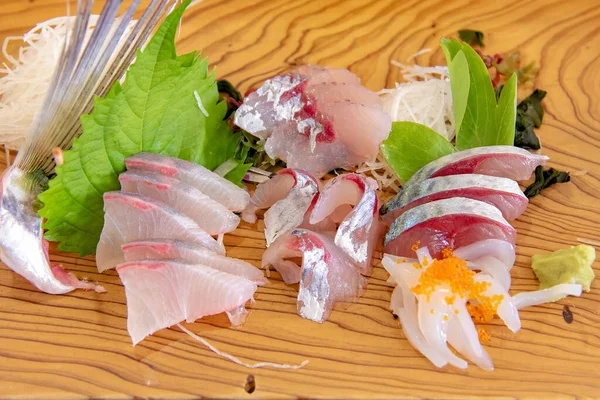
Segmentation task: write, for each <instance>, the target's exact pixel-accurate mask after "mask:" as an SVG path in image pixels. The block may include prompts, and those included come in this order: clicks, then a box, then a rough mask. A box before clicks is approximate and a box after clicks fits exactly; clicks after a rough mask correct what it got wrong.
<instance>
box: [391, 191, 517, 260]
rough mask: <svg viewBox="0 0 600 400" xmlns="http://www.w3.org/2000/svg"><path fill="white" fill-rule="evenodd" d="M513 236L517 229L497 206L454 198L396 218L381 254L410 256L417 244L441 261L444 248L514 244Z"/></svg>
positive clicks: (438, 201) (424, 205)
mask: <svg viewBox="0 0 600 400" xmlns="http://www.w3.org/2000/svg"><path fill="white" fill-rule="evenodd" d="M516 236H517V233H516V230H515V229H514V228H513V227H512V226H511V225H510V224H509V223H508V222H507V221H506V220H505V219H504V218H503V217H502V213H501V212H500V211H499V210H498V209H497V208H496V207H494V206H491V205H489V204H487V203H484V202H482V201H478V200H472V199H467V198H463V197H454V198H451V199H443V200H437V201H433V202H431V203H426V204H422V205H420V206H417V207H415V208H412V209H410V210H408V211H407V212H405V213H404V214H402V215H401V216H400V217H398V218H397V219H396V220H395V221H394V222H393V223H392V226H391V227H390V230H389V231H388V233H387V235H386V236H385V241H384V251H385V252H386V253H389V254H394V255H397V256H404V257H411V256H412V255H413V254H414V251H413V250H412V249H411V248H412V247H413V245H414V244H415V243H420V245H421V246H427V248H428V249H429V252H430V253H431V255H432V256H433V257H435V258H441V257H442V250H444V249H446V248H450V249H451V250H453V249H457V248H460V247H463V246H468V245H470V244H473V243H475V242H478V241H480V240H486V239H498V240H504V241H506V242H509V243H510V244H512V245H514V244H515V240H516Z"/></svg>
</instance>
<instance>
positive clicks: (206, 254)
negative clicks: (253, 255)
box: [121, 239, 267, 285]
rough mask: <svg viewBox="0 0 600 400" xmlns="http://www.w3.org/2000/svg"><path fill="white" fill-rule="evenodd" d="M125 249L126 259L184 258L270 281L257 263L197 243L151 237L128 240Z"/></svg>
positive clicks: (223, 270) (254, 278) (251, 278)
mask: <svg viewBox="0 0 600 400" xmlns="http://www.w3.org/2000/svg"><path fill="white" fill-rule="evenodd" d="M121 249H122V250H123V253H124V255H125V261H140V260H173V259H180V260H184V261H187V262H190V263H192V264H202V265H206V266H207V267H211V268H214V269H217V270H219V271H221V272H227V273H228V274H232V275H237V276H241V277H243V278H246V279H249V280H251V281H252V282H255V283H256V284H257V285H264V284H265V283H267V280H266V279H265V277H264V275H263V273H262V271H261V270H259V269H258V268H256V267H255V266H254V265H252V264H249V263H247V262H245V261H242V260H239V259H237V258H231V257H226V256H223V255H220V254H216V253H214V252H212V251H210V250H208V249H206V248H205V247H202V246H198V245H197V244H194V243H187V242H178V241H176V240H163V239H151V240H142V241H139V242H130V243H126V244H124V245H123V246H121Z"/></svg>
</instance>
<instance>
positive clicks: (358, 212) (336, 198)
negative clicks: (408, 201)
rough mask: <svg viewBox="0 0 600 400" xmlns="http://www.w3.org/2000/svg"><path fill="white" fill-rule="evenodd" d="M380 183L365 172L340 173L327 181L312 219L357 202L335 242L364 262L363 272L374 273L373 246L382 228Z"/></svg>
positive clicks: (320, 217) (341, 226)
mask: <svg viewBox="0 0 600 400" xmlns="http://www.w3.org/2000/svg"><path fill="white" fill-rule="evenodd" d="M377 187H378V186H377V182H375V181H374V180H373V179H371V178H367V177H365V176H364V175H359V174H344V175H340V176H337V177H335V178H333V179H331V180H330V181H329V182H327V184H326V185H325V188H324V189H323V191H322V192H321V195H320V196H319V199H318V200H317V204H316V205H315V207H314V210H313V212H312V214H311V222H318V221H320V220H321V219H323V218H324V217H326V216H328V215H329V214H331V213H333V212H334V211H335V210H336V209H338V208H339V206H341V205H342V204H348V203H350V204H351V205H355V207H354V209H353V210H352V211H351V212H350V213H349V214H348V215H347V216H346V217H345V218H344V220H343V221H342V223H341V224H340V226H339V227H338V229H337V232H336V235H335V244H336V245H338V246H339V247H340V249H342V250H343V251H344V252H345V253H346V254H347V255H348V256H349V257H350V258H351V259H352V260H354V262H355V263H356V264H357V265H359V266H360V269H361V273H362V274H363V275H370V274H371V270H372V268H373V267H372V264H371V260H372V258H373V250H374V248H375V245H376V243H377V242H378V241H379V236H380V234H381V231H382V229H381V224H380V222H379V213H378V210H379V198H378V197H377V192H376V190H377ZM357 198H358V199H359V200H358V201H356V200H357Z"/></svg>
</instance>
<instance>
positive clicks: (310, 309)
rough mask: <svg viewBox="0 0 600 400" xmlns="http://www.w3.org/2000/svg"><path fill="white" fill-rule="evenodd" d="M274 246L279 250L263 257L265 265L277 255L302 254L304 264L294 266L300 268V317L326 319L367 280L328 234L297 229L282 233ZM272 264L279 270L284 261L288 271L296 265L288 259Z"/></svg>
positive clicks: (317, 319)
mask: <svg viewBox="0 0 600 400" xmlns="http://www.w3.org/2000/svg"><path fill="white" fill-rule="evenodd" d="M273 247H274V249H278V252H277V254H274V251H272V252H271V254H269V255H268V258H266V259H265V258H263V265H265V264H266V262H267V261H268V260H269V259H271V260H272V259H273V258H276V257H277V256H279V258H280V260H283V258H286V257H297V256H301V257H302V267H301V268H300V267H298V266H297V265H296V267H295V268H296V270H300V278H299V282H300V287H299V292H298V302H297V306H298V314H299V315H300V316H301V317H303V318H307V319H310V320H312V321H315V322H323V321H325V320H326V319H327V318H328V317H329V314H330V313H331V310H332V308H333V305H334V304H335V303H337V302H339V301H353V300H356V299H357V298H358V297H359V296H360V295H361V294H362V290H363V288H364V286H365V285H366V280H365V279H364V278H363V277H362V276H361V275H360V272H359V269H358V267H357V266H356V265H354V264H353V263H352V261H351V260H350V259H349V258H348V257H347V256H346V255H345V254H344V253H343V252H341V251H340V250H339V249H338V247H337V246H336V245H335V243H333V241H332V240H331V238H329V237H328V236H326V235H321V234H318V233H315V232H311V231H309V230H305V229H295V230H294V231H292V232H291V233H286V234H285V235H282V236H281V237H279V238H278V239H277V241H276V242H275V243H274V244H273ZM272 265H273V266H274V267H275V268H276V269H277V270H278V271H279V269H280V268H281V266H282V265H284V268H285V270H284V271H285V272H284V273H286V274H287V273H289V271H287V268H293V267H292V265H295V264H294V263H293V262H292V261H289V260H288V262H287V264H283V263H282V262H275V263H272Z"/></svg>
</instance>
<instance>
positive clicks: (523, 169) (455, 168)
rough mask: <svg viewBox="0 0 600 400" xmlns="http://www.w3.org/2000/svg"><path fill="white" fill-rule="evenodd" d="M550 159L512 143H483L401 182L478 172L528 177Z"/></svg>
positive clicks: (513, 178) (407, 183)
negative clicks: (511, 144) (488, 144)
mask: <svg viewBox="0 0 600 400" xmlns="http://www.w3.org/2000/svg"><path fill="white" fill-rule="evenodd" d="M548 160H549V158H548V157H546V156H540V155H537V154H532V153H530V152H528V151H527V150H523V149H521V148H518V147H514V146H486V147H476V148H473V149H469V150H463V151H459V152H457V153H453V154H449V155H447V156H444V157H440V158H438V159H437V160H435V161H432V162H430V163H429V164H427V165H426V166H424V167H423V168H421V169H420V170H418V171H417V172H416V173H415V174H414V175H413V176H412V177H411V178H410V179H409V180H408V181H407V182H406V184H405V185H404V187H411V185H414V184H415V183H417V182H420V181H422V180H425V179H428V178H436V177H438V176H448V175H462V174H480V175H490V176H497V177H500V178H508V179H512V180H515V181H524V180H527V179H529V177H530V176H531V174H532V173H533V170H534V169H535V168H536V167H537V166H539V165H544V164H546V162H547V161H548Z"/></svg>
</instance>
